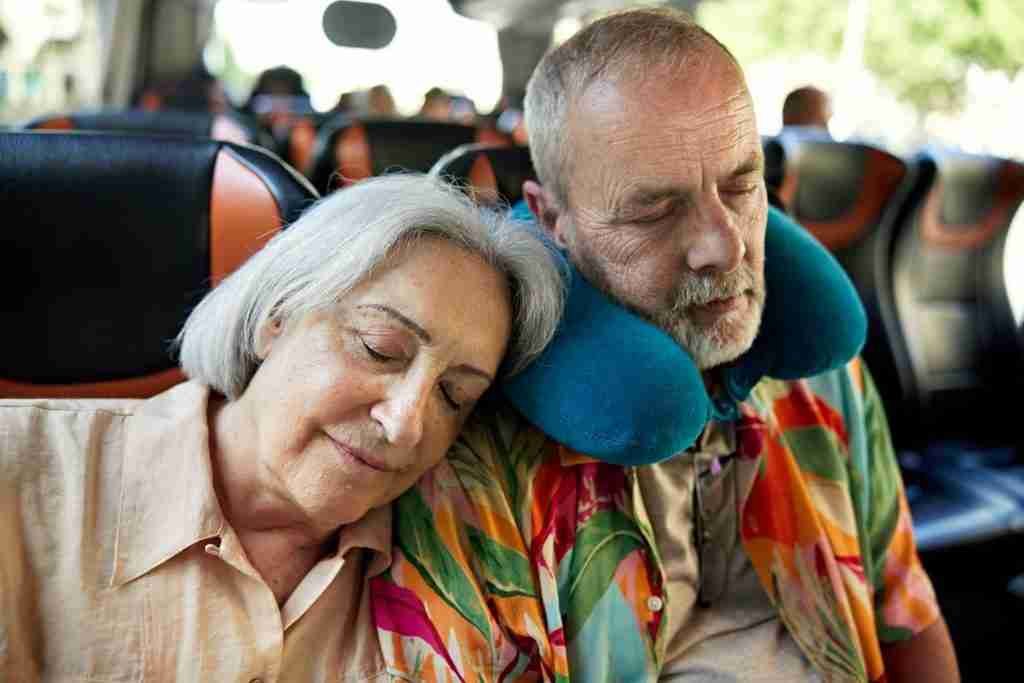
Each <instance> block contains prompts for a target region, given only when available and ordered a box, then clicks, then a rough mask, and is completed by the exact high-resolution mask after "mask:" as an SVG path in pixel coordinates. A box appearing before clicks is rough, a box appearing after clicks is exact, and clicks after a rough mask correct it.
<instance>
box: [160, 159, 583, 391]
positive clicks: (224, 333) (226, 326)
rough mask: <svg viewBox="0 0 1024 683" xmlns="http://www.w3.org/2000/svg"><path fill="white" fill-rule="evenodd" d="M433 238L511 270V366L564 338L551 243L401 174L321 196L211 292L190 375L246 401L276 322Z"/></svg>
mask: <svg viewBox="0 0 1024 683" xmlns="http://www.w3.org/2000/svg"><path fill="white" fill-rule="evenodd" d="M424 237H437V238H441V239H447V240H451V241H452V242H454V243H456V244H457V245H459V246H460V247H461V248H463V249H465V250H466V251H468V252H470V253H473V254H476V255H478V256H480V257H481V258H482V259H483V260H484V261H485V262H486V263H488V264H490V265H491V266H492V267H494V268H495V269H496V270H497V271H498V272H500V273H502V274H503V275H505V277H506V278H507V280H508V284H509V291H510V294H511V304H512V337H511V339H510V341H509V346H508V353H507V355H506V358H505V362H504V364H503V367H502V371H503V372H504V373H508V374H511V373H514V372H517V371H519V370H521V369H522V368H523V367H525V366H526V365H527V364H529V362H530V361H531V360H532V359H533V358H534V357H535V356H536V355H537V354H539V353H540V352H541V351H542V350H543V349H544V347H545V346H546V345H547V343H548V342H549V341H550V340H551V337H552V336H553V335H554V333H555V329H556V328H557V326H558V321H559V319H560V318H561V314H562V307H563V304H564V300H565V284H564V283H565V280H564V273H563V272H561V270H560V266H559V261H558V260H557V259H556V258H555V256H554V254H553V252H552V249H551V247H550V246H549V245H548V244H547V243H545V242H544V241H543V240H542V239H541V237H540V236H539V235H538V234H537V233H536V232H534V231H532V230H531V229H530V228H529V227H528V226H527V225H525V224H522V223H516V222H514V221H512V220H510V219H508V218H506V217H504V216H503V215H502V214H499V213H496V212H494V211H490V210H488V209H484V208H481V207H478V206H477V205H475V204H474V203H473V202H472V200H471V199H469V198H468V197H467V196H466V195H465V194H463V193H462V192H461V191H460V190H459V189H458V188H456V187H454V186H452V185H450V184H449V183H447V182H446V181H444V180H441V179H438V178H430V177H427V176H424V175H418V174H415V175H414V174H398V175H388V176H383V177H379V178H371V179H369V180H364V181H362V182H360V183H357V184H356V185H353V186H351V187H348V188H345V189H344V190H339V191H337V192H335V193H333V194H331V195H330V196H328V197H326V198H325V199H322V200H320V201H319V202H318V203H317V204H315V205H314V206H313V207H311V208H310V209H309V210H308V211H306V212H305V213H304V214H303V215H302V216H301V217H300V218H299V219H298V220H297V221H296V222H295V223H294V224H292V225H291V226H290V227H289V228H288V229H286V230H283V231H281V232H280V233H278V234H277V235H276V236H275V237H274V238H273V239H271V240H270V241H269V242H268V243H267V245H266V246H265V247H264V248H263V249H261V250H260V251H259V252H257V253H256V254H255V255H254V256H252V258H250V259H249V260H248V261H246V262H245V264H243V265H242V266H241V267H240V268H239V269H238V270H237V271H235V272H234V273H232V274H231V275H230V276H229V277H227V278H226V279H225V280H224V281H223V282H221V283H220V284H219V285H218V286H217V287H215V288H214V289H213V290H212V291H211V292H209V293H208V294H207V295H206V297H204V298H203V300H202V301H200V303H199V305H198V306H197V307H196V308H195V310H193V311H192V313H191V315H189V317H188V320H187V321H186V322H185V326H184V328H182V330H181V333H180V334H179V335H178V338H177V340H176V342H175V343H176V345H177V346H178V348H179V351H180V358H179V360H180V364H181V367H182V369H183V370H184V372H185V375H187V376H188V377H189V378H191V379H194V380H197V381H199V382H202V383H204V384H206V385H208V386H210V387H212V388H213V389H215V390H216V391H218V392H220V393H221V394H223V395H225V396H227V397H228V398H229V399H236V398H238V397H239V396H241V394H242V392H244V391H245V388H246V386H248V384H249V381H250V380H251V379H252V376H253V375H254V374H255V373H256V369H257V367H258V366H259V363H260V360H259V358H258V356H257V349H258V348H259V344H260V335H261V332H262V330H264V329H265V327H266V324H267V323H268V321H270V320H271V318H275V319H280V320H284V321H288V320H290V319H295V320H297V319H298V318H297V317H293V316H302V315H304V314H306V313H310V312H313V311H314V310H317V309H321V308H322V307H326V306H331V305H333V304H335V303H337V302H338V301H339V299H341V298H342V297H344V296H345V295H346V294H347V293H348V292H350V291H351V290H352V289H353V288H354V287H356V286H357V285H358V284H360V283H361V282H363V281H364V280H366V279H367V278H369V277H372V275H373V272H374V269H375V268H377V267H378V266H380V265H382V264H383V263H385V262H386V261H387V259H388V258H389V257H390V256H392V255H394V254H395V252H396V250H398V249H400V248H406V247H407V246H409V245H410V244H411V243H413V242H415V241H416V240H419V239H422V238H424Z"/></svg>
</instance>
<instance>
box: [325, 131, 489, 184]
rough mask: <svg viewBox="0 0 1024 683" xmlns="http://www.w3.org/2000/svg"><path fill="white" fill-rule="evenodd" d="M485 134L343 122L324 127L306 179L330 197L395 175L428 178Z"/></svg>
mask: <svg viewBox="0 0 1024 683" xmlns="http://www.w3.org/2000/svg"><path fill="white" fill-rule="evenodd" d="M485 134H486V133H484V132H483V131H482V130H481V129H477V128H475V127H473V126H468V125H464V124H461V123H448V122H439V121H420V120H392V119H351V118H346V117H341V118H339V119H336V120H335V121H332V122H328V123H325V124H324V125H323V126H322V127H321V129H320V131H319V133H318V134H317V143H316V149H315V151H314V152H313V162H312V166H311V167H310V168H309V170H308V172H307V174H306V175H307V176H308V177H309V179H310V180H311V181H312V182H313V185H314V186H315V187H316V188H317V189H318V190H319V191H321V192H329V191H331V190H334V189H337V188H339V187H344V186H346V185H348V184H350V183H353V182H356V181H359V180H362V179H364V178H369V177H371V176H376V175H382V174H384V173H389V172H393V171H399V170H405V171H419V172H421V173H426V172H427V171H429V170H430V168H431V167H432V166H433V165H434V164H435V163H436V162H437V160H438V159H440V158H441V157H442V156H444V155H445V154H446V153H447V152H449V151H451V150H453V149H455V148H456V147H458V146H460V145H464V144H467V143H471V142H475V141H478V140H479V139H480V138H481V137H482V136H483V135H485Z"/></svg>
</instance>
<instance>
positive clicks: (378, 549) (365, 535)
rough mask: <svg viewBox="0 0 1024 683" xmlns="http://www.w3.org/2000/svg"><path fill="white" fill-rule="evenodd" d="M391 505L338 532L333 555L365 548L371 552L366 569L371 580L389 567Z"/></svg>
mask: <svg viewBox="0 0 1024 683" xmlns="http://www.w3.org/2000/svg"><path fill="white" fill-rule="evenodd" d="M391 515H392V512H391V505H390V504H388V505H384V506H382V507H379V508H374V509H373V510H370V511H369V512H367V513H366V514H365V515H363V518H362V519H360V520H359V521H357V522H354V523H352V524H348V525H346V526H344V527H342V529H341V531H340V532H338V547H337V549H336V550H335V555H339V556H344V555H345V553H347V552H348V551H349V550H351V549H352V548H365V549H367V550H370V551H372V552H373V559H372V560H370V564H369V566H368V568H367V571H366V575H367V578H372V577H374V576H376V575H377V574H380V573H381V572H383V571H385V570H386V569H387V568H388V567H390V566H391Z"/></svg>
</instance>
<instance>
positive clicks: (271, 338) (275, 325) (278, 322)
mask: <svg viewBox="0 0 1024 683" xmlns="http://www.w3.org/2000/svg"><path fill="white" fill-rule="evenodd" d="M283 332H284V321H283V320H282V319H281V316H278V315H274V316H271V317H269V318H267V321H266V322H265V323H263V325H262V326H260V329H259V332H257V334H256V357H257V358H259V359H260V360H261V361H264V360H266V359H267V356H269V355H270V350H271V349H272V348H273V347H274V342H275V341H277V339H278V338H279V337H280V336H281V334H282V333H283Z"/></svg>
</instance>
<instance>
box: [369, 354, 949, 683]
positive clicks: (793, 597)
mask: <svg viewBox="0 0 1024 683" xmlns="http://www.w3.org/2000/svg"><path fill="white" fill-rule="evenodd" d="M740 408H741V414H742V416H741V419H740V422H739V423H738V424H737V437H738V443H739V452H738V455H739V456H740V457H742V458H745V459H756V460H757V475H756V477H755V480H754V483H753V485H752V487H751V490H750V492H749V494H748V496H747V498H746V499H745V500H744V501H743V504H742V506H741V517H740V538H741V541H742V543H743V547H744V549H745V550H746V552H747V555H748V556H749V557H750V560H751V562H752V563H753V565H754V568H755V570H756V571H757V574H758V576H759V577H760V579H761V582H762V584H763V586H764V589H765V591H766V593H767V594H768V596H769V597H770V599H771V600H772V602H773V604H774V605H775V606H776V608H777V609H778V612H779V616H780V619H781V620H782V622H783V623H784V624H785V626H786V627H787V630H788V631H789V633H790V634H791V635H792V637H793V639H794V641H795V642H796V643H797V645H798V646H799V647H800V649H801V650H802V651H803V652H804V654H805V655H806V656H807V658H808V660H809V661H810V662H811V663H812V665H813V666H814V667H815V668H816V669H817V671H818V672H819V673H820V675H821V678H822V680H824V681H829V682H837V683H838V682H842V683H847V682H852V681H864V682H869V681H870V682H875V683H877V682H879V681H883V680H884V677H885V671H884V667H883V663H882V658H881V643H882V642H890V641H894V640H901V639H905V638H907V637H910V636H912V635H913V634H915V633H919V632H920V631H922V630H924V629H925V628H927V627H928V626H929V625H930V624H931V623H932V622H933V621H934V620H935V618H936V617H937V615H938V608H937V604H936V601H935V595H934V593H933V591H932V589H931V584H930V583H929V581H928V578H927V575H926V574H925V573H924V571H923V569H922V568H921V566H920V562H919V560H918V558H917V553H916V550H915V547H914V542H913V534H912V523H911V520H910V514H909V509H908V507H907V505H906V498H905V496H904V493H903V489H902V482H901V481H900V477H899V470H898V467H897V465H896V460H895V456H894V454H893V452H892V447H891V443H890V441H889V435H888V427H887V425H886V423H885V417H884V414H883V412H882V409H881V404H880V400H879V398H878V395H877V392H876V391H875V389H874V385H873V383H872V381H871V378H870V376H869V375H868V374H867V372H866V370H865V369H864V368H863V367H862V366H861V364H860V362H859V361H856V360H855V361H854V362H852V363H851V364H850V365H849V366H848V367H847V368H845V369H841V370H838V371H834V372H830V373H826V374H824V375H821V376H818V377H814V378H811V379H808V380H801V381H780V380H771V379H765V380H763V381H762V382H761V383H760V384H759V385H758V386H757V387H755V389H754V391H753V392H752V394H751V396H750V398H749V399H748V400H747V401H746V402H744V403H743V404H741V406H740ZM435 473H436V474H428V475H427V476H425V477H424V478H423V479H422V480H421V481H420V483H419V484H418V485H417V486H416V487H415V488H414V489H413V490H412V491H409V492H407V493H406V494H405V495H404V496H402V497H401V498H400V499H399V501H398V502H397V503H396V511H397V514H396V516H395V527H396V529H395V536H396V539H397V543H398V547H399V551H398V552H396V560H395V562H394V563H393V565H392V568H391V569H390V570H389V572H388V577H387V578H389V579H390V581H385V580H384V579H380V580H375V581H374V582H373V583H372V585H371V601H373V605H374V608H375V610H376V611H375V614H380V617H379V618H378V620H377V628H378V635H379V637H380V640H381V643H382V649H383V650H384V651H385V658H386V659H387V660H388V665H389V668H390V670H391V671H394V672H401V673H402V674H403V675H406V676H413V675H412V674H411V673H410V672H411V671H412V670H413V664H411V663H410V662H414V661H418V662H419V664H416V665H415V666H417V667H418V669H417V670H416V673H415V676H413V677H414V679H415V680H424V681H448V680H452V681H454V680H462V679H464V680H466V681H488V682H489V681H553V682H563V681H570V680H572V681H584V682H586V683H590V682H602V683H603V682H607V683H613V682H615V681H621V680H627V679H629V680H653V679H655V678H657V676H658V672H659V671H660V670H661V667H662V666H663V665H664V662H661V661H659V656H660V655H659V653H660V652H662V651H663V650H664V643H663V642H662V641H663V640H664V638H665V637H666V635H665V631H666V629H664V628H662V621H661V611H660V610H659V611H657V612H652V611H651V610H650V608H649V606H650V605H651V604H656V603H658V602H659V601H658V600H653V601H652V598H655V597H657V598H660V599H664V598H665V596H664V585H663V581H664V568H663V564H662V562H661V560H660V555H659V552H658V548H657V545H656V542H655V539H654V535H653V532H652V527H651V524H650V522H649V520H648V519H647V517H646V513H645V508H644V505H643V501H642V498H641V497H640V492H639V487H638V486H637V484H636V480H635V478H631V477H630V476H627V472H626V470H624V469H623V468H621V467H616V466H613V465H608V464H605V463H601V462H598V461H595V460H592V459H590V458H588V457H586V456H585V455H582V454H579V453H574V452H571V451H569V450H567V449H565V448H564V447H563V446H561V445H559V444H557V443H555V442H552V441H550V440H549V439H547V438H546V437H545V436H544V435H543V434H542V433H540V432H539V431H538V430H536V429H534V428H532V427H531V426H530V425H528V424H526V423H524V421H523V420H522V418H521V417H519V416H518V414H517V413H515V412H514V411H513V410H511V409H510V408H507V407H502V406H500V405H498V406H492V407H490V408H488V409H487V410H486V411H483V414H481V415H478V416H476V417H474V418H473V419H472V420H471V421H470V423H469V424H468V425H467V427H466V429H465V431H464V433H463V435H462V436H461V437H460V439H459V441H458V442H457V444H456V445H455V446H454V447H453V449H452V450H451V452H450V453H449V457H448V460H447V462H446V463H442V465H441V466H439V468H438V469H437V470H435ZM389 583H392V584H393V585H396V586H401V587H402V588H403V589H406V590H408V591H409V592H410V593H411V594H413V596H414V597H415V598H416V600H418V603H412V602H411V599H410V598H409V596H407V595H406V594H404V593H403V594H402V596H403V598H402V600H396V599H395V598H394V591H390V592H388V591H387V590H383V588H384V587H386V586H388V584H389ZM415 604H419V605H420V606H421V607H418V608H416V609H414V610H412V609H411V608H410V607H409V605H415ZM403 610H404V611H403ZM410 610H411V611H410ZM423 620H429V622H430V623H431V624H432V625H433V626H434V629H435V631H436V633H437V634H439V635H437V636H436V637H434V636H431V635H430V633H431V631H430V630H429V629H428V628H427V626H426V624H425V623H423ZM441 636H443V640H442V638H441ZM442 643H443V644H442ZM442 650H443V652H442ZM408 653H416V657H415V658H414V657H411V656H409V654H408Z"/></svg>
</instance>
